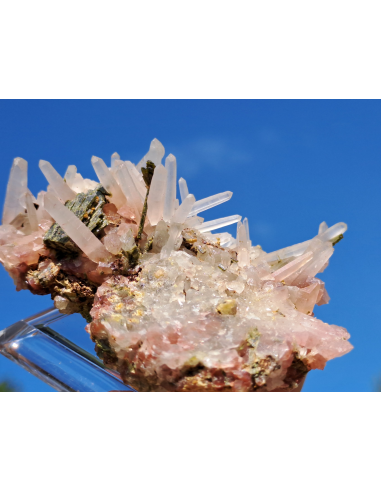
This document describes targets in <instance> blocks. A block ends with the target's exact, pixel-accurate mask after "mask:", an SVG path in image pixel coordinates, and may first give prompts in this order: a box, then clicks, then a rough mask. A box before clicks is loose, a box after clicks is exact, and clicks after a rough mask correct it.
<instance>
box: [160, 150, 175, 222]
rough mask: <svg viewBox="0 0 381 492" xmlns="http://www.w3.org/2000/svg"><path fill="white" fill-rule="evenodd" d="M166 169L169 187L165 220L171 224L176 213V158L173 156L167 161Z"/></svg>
mask: <svg viewBox="0 0 381 492" xmlns="http://www.w3.org/2000/svg"><path fill="white" fill-rule="evenodd" d="M165 169H166V170H167V186H166V195H165V199H164V210H163V220H164V221H165V222H169V221H170V220H171V217H172V215H173V213H174V211H175V201H176V174H177V165H176V157H175V156H174V155H172V154H169V156H168V157H167V158H166V159H165Z"/></svg>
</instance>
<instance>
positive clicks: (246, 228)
mask: <svg viewBox="0 0 381 492" xmlns="http://www.w3.org/2000/svg"><path fill="white" fill-rule="evenodd" d="M242 223H243V225H244V226H245V231H246V240H247V248H250V247H251V241H250V232H249V220H248V218H247V217H245V218H244V219H243V222H242Z"/></svg>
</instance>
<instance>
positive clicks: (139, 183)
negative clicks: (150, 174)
mask: <svg viewBox="0 0 381 492" xmlns="http://www.w3.org/2000/svg"><path fill="white" fill-rule="evenodd" d="M124 164H125V166H126V167H127V168H128V171H129V174H130V176H131V178H132V180H133V182H134V185H135V188H136V189H137V190H138V192H139V194H140V196H141V198H142V200H145V197H146V194H147V188H146V185H145V183H144V180H143V176H142V175H141V174H140V173H139V171H138V170H137V169H136V167H135V166H134V164H132V162H131V161H125V163H124Z"/></svg>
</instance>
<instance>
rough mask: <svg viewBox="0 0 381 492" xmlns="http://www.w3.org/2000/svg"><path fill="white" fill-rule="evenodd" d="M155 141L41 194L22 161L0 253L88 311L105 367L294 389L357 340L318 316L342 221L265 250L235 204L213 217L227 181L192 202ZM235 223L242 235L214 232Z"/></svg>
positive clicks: (208, 382) (187, 384)
mask: <svg viewBox="0 0 381 492" xmlns="http://www.w3.org/2000/svg"><path fill="white" fill-rule="evenodd" d="M164 155H165V151H164V147H163V146H162V144H161V143H160V142H159V141H158V140H156V139H154V140H153V141H152V142H151V145H150V149H149V151H148V153H147V154H146V155H145V156H144V157H143V159H142V160H141V161H140V162H139V163H138V164H137V165H134V164H133V163H132V162H130V161H122V160H121V159H120V156H119V155H118V154H117V153H115V154H113V155H112V156H111V163H110V166H108V165H106V164H105V162H104V161H103V160H102V159H101V158H99V157H92V159H91V162H92V165H93V167H94V170H95V173H96V175H97V177H98V180H99V182H97V181H92V180H90V179H84V178H83V177H82V176H81V175H80V174H79V173H78V172H77V169H76V167H75V166H73V165H71V166H69V167H68V169H67V172H66V174H65V176H64V178H62V177H61V176H60V175H59V174H58V173H57V171H56V170H55V169H54V167H53V166H52V165H51V164H50V163H49V162H46V161H40V164H39V166H40V169H41V171H42V173H43V174H44V176H45V178H46V179H47V181H48V183H49V185H48V188H47V191H41V192H40V193H39V194H38V195H37V197H36V198H35V197H34V196H33V195H32V193H31V192H30V191H29V189H28V183H27V162H26V161H25V160H24V159H21V158H16V159H15V160H14V162H13V165H12V169H11V173H10V179H9V183H8V187H7V192H6V199H5V206H4V213H3V220H2V225H1V226H0V261H1V263H2V264H3V265H4V267H5V269H6V270H7V271H8V273H9V274H10V275H11V277H12V279H13V280H14V283H15V285H16V288H17V290H20V289H29V290H30V291H31V292H32V293H33V294H39V295H44V294H50V295H51V296H52V299H53V300H54V303H55V306H56V307H57V308H58V309H59V310H60V311H61V312H63V313H74V312H79V313H81V314H82V315H83V316H84V317H85V318H86V320H87V321H88V325H87V328H86V329H87V331H88V333H89V334H90V336H91V338H92V340H93V341H94V342H95V344H96V351H97V353H98V355H99V357H100V358H101V359H102V360H103V361H104V363H105V365H106V366H107V367H109V368H110V369H112V370H116V371H118V372H119V373H120V374H121V376H122V378H123V380H124V381H125V383H126V384H129V385H131V386H133V387H134V388H136V389H138V390H140V391H274V390H277V391H290V390H293V389H294V388H296V387H297V386H298V385H299V384H300V382H301V381H302V380H303V378H304V377H305V375H306V374H307V372H308V371H309V370H311V369H323V368H324V366H325V364H326V362H327V361H328V360H330V359H333V358H335V357H338V356H341V355H343V354H346V353H347V352H349V351H350V350H351V349H352V346H351V344H350V343H349V342H348V338H349V334H348V333H347V331H346V330H345V329H344V328H341V327H339V326H335V325H328V324H326V323H324V322H322V321H320V320H318V319H317V318H316V317H315V316H314V313H313V310H314V306H315V305H316V304H317V305H322V304H325V303H327V302H328V300H329V297H328V294H327V291H326V289H325V286H324V282H322V280H320V279H319V278H317V277H316V275H317V274H318V273H320V272H322V271H323V270H324V269H325V268H326V267H327V265H328V261H329V259H330V257H331V255H332V253H333V250H334V245H335V244H336V243H337V242H338V241H339V240H340V239H341V238H342V237H343V233H344V232H345V231H346V228H347V227H346V225H345V224H344V223H339V224H335V225H333V226H331V227H328V226H327V224H326V223H325V222H323V223H322V224H321V225H320V227H319V230H318V233H317V235H316V236H315V237H313V238H312V239H310V240H308V241H305V242H303V243H300V244H296V245H294V246H290V247H287V248H284V249H280V250H278V251H274V252H271V253H266V252H264V251H263V250H262V248H261V247H260V246H255V245H252V243H251V240H250V235H249V224H248V220H247V219H246V218H245V219H244V220H242V217H241V216H239V215H232V216H230V217H224V218H219V219H215V220H211V221H208V222H205V221H204V219H203V218H202V217H201V216H200V214H202V212H203V211H205V210H207V209H210V208H212V207H215V206H217V205H219V204H221V203H223V202H226V201H227V200H229V199H230V198H231V196H232V193H231V192H230V191H226V192H223V193H219V194H217V195H214V196H210V197H208V198H203V199H200V200H196V198H195V196H194V195H193V194H191V193H189V191H188V187H187V183H186V181H185V180H184V179H183V178H180V179H179V181H178V185H179V190H180V199H181V202H180V200H179V198H177V194H176V190H177V165H176V158H175V157H174V156H173V155H172V154H170V155H168V157H167V158H166V159H165V165H163V164H162V160H163V158H164ZM234 223H237V235H236V237H233V236H232V235H230V234H229V233H227V232H218V231H219V230H221V229H223V228H224V227H226V226H228V225H230V224H234Z"/></svg>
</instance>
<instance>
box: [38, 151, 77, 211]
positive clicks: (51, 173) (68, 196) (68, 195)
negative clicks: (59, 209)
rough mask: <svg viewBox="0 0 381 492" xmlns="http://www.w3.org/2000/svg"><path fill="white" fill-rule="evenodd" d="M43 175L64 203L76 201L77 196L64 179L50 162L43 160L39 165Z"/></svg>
mask: <svg viewBox="0 0 381 492" xmlns="http://www.w3.org/2000/svg"><path fill="white" fill-rule="evenodd" d="M39 167H40V169H41V172H42V174H43V175H44V176H45V178H46V180H47V181H48V183H49V184H50V186H51V187H52V188H53V190H54V192H55V194H56V195H57V196H58V197H59V198H60V199H61V200H62V201H63V202H67V201H68V200H74V198H75V196H76V194H75V193H74V191H73V190H72V189H70V187H69V186H68V185H67V184H66V183H65V181H64V180H63V178H62V177H61V176H60V175H59V174H58V173H57V171H56V170H55V169H54V167H53V166H52V165H51V164H50V162H48V161H43V160H41V161H40V163H39Z"/></svg>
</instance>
